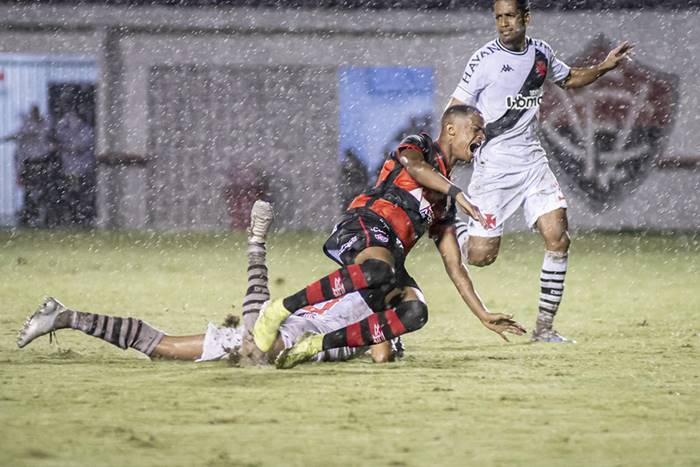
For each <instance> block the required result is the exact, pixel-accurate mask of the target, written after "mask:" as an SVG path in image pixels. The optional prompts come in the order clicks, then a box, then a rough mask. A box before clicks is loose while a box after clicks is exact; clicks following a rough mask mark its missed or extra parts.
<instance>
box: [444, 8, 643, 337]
mask: <svg viewBox="0 0 700 467" xmlns="http://www.w3.org/2000/svg"><path fill="white" fill-rule="evenodd" d="M493 9H494V16H495V19H496V30H497V31H498V39H496V40H493V41H491V42H489V43H487V44H486V45H484V46H483V47H482V48H480V49H479V50H477V51H476V53H474V55H472V56H471V58H470V59H469V61H468V62H467V66H466V68H465V70H464V76H463V77H462V79H461V81H460V82H459V84H458V85H457V89H455V91H454V94H453V95H452V99H451V100H450V103H449V104H448V107H449V106H452V105H456V104H468V105H473V106H475V107H477V108H478V109H479V110H480V111H481V112H482V114H483V116H484V119H485V120H486V142H485V144H484V145H482V147H481V150H480V152H479V153H478V154H477V156H476V162H475V164H474V173H473V175H472V180H471V183H470V184H469V190H468V192H469V196H470V198H471V200H472V202H473V203H474V204H475V205H477V206H479V209H480V210H481V212H482V214H483V215H484V218H485V220H486V223H485V224H486V225H485V226H484V225H481V224H479V223H478V222H470V223H469V242H468V248H467V256H468V262H469V264H472V265H475V266H487V265H489V264H491V263H493V262H494V261H495V260H496V257H497V256H498V250H499V247H500V243H501V235H502V234H503V225H504V223H505V221H506V220H507V219H508V218H509V217H510V216H511V215H512V214H513V213H514V212H515V211H516V210H517V209H518V208H519V207H520V206H521V205H522V206H523V208H524V211H525V218H526V220H527V222H528V224H529V225H530V226H533V227H536V228H537V230H538V231H539V232H540V233H541V234H542V237H543V238H544V244H545V255H544V263H543V265H542V272H541V275H540V287H541V289H540V299H539V314H538V316H537V325H536V327H535V330H534V331H533V335H532V340H533V341H543V342H566V341H567V339H566V338H564V337H563V336H561V335H560V334H559V333H557V332H556V331H555V330H554V329H553V327H552V323H553V321H554V316H555V315H556V313H557V309H558V308H559V303H560V302H561V299H562V293H563V291H564V277H565V275H566V269H567V260H568V251H569V243H570V240H569V234H568V232H567V229H568V220H567V217H566V207H567V205H566V199H565V198H564V195H563V194H562V192H561V189H560V188H559V184H558V183H557V180H556V178H555V177H554V174H553V173H552V171H551V170H550V168H549V165H548V163H547V158H546V154H545V151H544V149H543V148H542V146H541V144H540V141H539V139H538V136H537V116H538V113H539V106H540V103H541V100H542V91H543V85H544V81H545V79H549V80H551V81H553V82H554V83H556V84H557V85H559V86H560V87H562V88H564V89H571V88H578V87H582V86H586V85H588V84H591V83H593V82H594V81H595V80H597V79H598V78H600V77H601V76H603V75H604V74H605V73H607V72H608V71H610V70H613V69H614V68H615V67H617V65H618V64H619V63H620V61H621V60H622V59H624V58H625V57H626V56H627V55H628V53H629V51H630V50H631V49H632V47H633V46H632V45H631V44H629V43H628V42H624V43H622V44H621V45H619V46H618V47H617V48H615V49H613V50H612V51H611V52H610V53H609V54H608V56H607V58H606V59H605V60H604V61H602V62H601V63H599V64H598V65H595V66H593V67H590V68H570V67H569V66H567V65H566V64H565V63H564V62H562V61H560V60H559V59H557V58H556V57H555V55H554V52H553V51H552V48H551V47H550V46H549V45H548V44H547V43H546V42H544V41H541V40H538V39H533V38H530V37H527V36H526V29H527V26H528V24H529V23H530V7H529V1H528V0H495V1H494V5H493Z"/></svg>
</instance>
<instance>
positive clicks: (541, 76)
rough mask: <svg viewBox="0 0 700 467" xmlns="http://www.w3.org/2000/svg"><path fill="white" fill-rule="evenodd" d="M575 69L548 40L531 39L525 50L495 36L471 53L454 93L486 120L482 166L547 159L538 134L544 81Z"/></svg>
mask: <svg viewBox="0 0 700 467" xmlns="http://www.w3.org/2000/svg"><path fill="white" fill-rule="evenodd" d="M570 72H571V69H570V68H569V66H568V65H566V64H565V63H564V62H562V61H560V60H559V59H557V58H556V56H555V54H554V52H553V51H552V48H551V47H550V46H549V45H548V44H547V43H546V42H544V41H541V40H537V39H532V38H527V46H526V47H525V50H523V51H522V52H513V51H511V50H508V49H506V48H505V47H504V46H503V45H502V44H501V43H500V41H499V40H498V39H496V40H493V41H491V42H489V43H487V44H486V45H484V46H483V47H482V48H480V49H479V50H477V51H476V52H475V53H474V55H472V57H471V58H470V59H469V61H468V62H467V66H466V68H465V70H464V75H463V76H462V79H461V80H460V82H459V84H458V85H457V88H456V89H455V91H454V93H453V95H452V96H453V97H454V98H455V99H458V100H460V101H462V102H464V103H465V104H469V105H473V106H475V107H476V108H478V109H479V110H480V111H481V112H482V114H483V115H484V119H485V120H486V138H487V140H486V143H485V145H484V146H483V147H482V148H481V150H480V152H479V153H478V154H477V157H476V161H477V168H485V169H494V170H499V171H505V172H517V171H520V170H523V169H525V168H526V167H528V166H531V165H532V164H533V163H536V162H538V161H539V160H540V159H544V158H545V152H544V149H542V146H541V145H540V142H539V139H538V136H537V116H538V113H539V107H540V103H541V102H542V95H543V86H544V82H545V79H549V80H550V81H553V82H559V81H562V80H564V79H566V78H567V77H568V76H569V74H570Z"/></svg>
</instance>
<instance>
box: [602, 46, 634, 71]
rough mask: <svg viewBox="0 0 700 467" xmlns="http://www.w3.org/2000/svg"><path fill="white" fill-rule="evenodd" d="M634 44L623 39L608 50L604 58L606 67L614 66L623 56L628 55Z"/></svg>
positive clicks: (611, 67)
mask: <svg viewBox="0 0 700 467" xmlns="http://www.w3.org/2000/svg"><path fill="white" fill-rule="evenodd" d="M633 48H634V44H632V43H630V42H629V41H625V42H623V43H622V44H620V45H618V46H617V47H615V48H614V49H612V50H611V51H610V53H609V54H608V56H607V57H606V59H605V65H606V68H608V69H610V70H612V69H613V68H616V67H617V66H618V65H619V64H620V62H621V61H622V60H623V59H625V57H630V56H631V52H632V49H633Z"/></svg>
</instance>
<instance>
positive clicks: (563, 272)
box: [542, 269, 566, 276]
mask: <svg viewBox="0 0 700 467" xmlns="http://www.w3.org/2000/svg"><path fill="white" fill-rule="evenodd" d="M542 274H558V275H560V276H563V275H564V274H566V271H547V270H546V269H543V270H542Z"/></svg>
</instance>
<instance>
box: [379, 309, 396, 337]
mask: <svg viewBox="0 0 700 467" xmlns="http://www.w3.org/2000/svg"><path fill="white" fill-rule="evenodd" d="M377 321H378V323H379V326H380V327H381V328H382V332H383V333H384V338H385V339H386V340H391V339H393V338H394V334H393V333H392V332H391V326H389V323H388V322H387V320H386V313H377Z"/></svg>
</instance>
